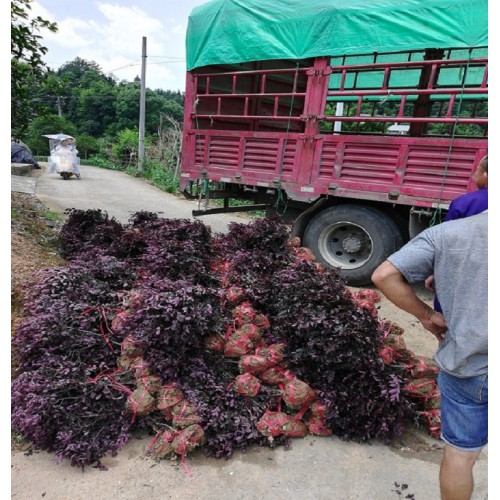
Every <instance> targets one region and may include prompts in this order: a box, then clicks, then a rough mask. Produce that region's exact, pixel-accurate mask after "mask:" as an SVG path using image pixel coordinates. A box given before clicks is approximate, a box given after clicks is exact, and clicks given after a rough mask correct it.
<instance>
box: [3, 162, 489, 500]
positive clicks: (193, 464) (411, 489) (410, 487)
mask: <svg viewBox="0 0 500 500" xmlns="http://www.w3.org/2000/svg"><path fill="white" fill-rule="evenodd" d="M17 181H21V182H20V183H21V184H22V183H23V182H24V181H22V180H19V179H18V180H17ZM26 183H27V184H29V182H28V181H26ZM12 186H13V187H12V188H13V189H14V184H12ZM29 189H33V191H34V193H35V194H36V196H37V197H38V198H39V199H40V200H41V201H42V202H43V203H44V204H45V205H46V206H47V207H48V208H49V209H50V210H53V211H56V212H60V213H62V212H63V211H64V210H65V209H66V208H78V209H84V210H85V209H90V208H100V209H101V210H105V211H107V212H108V214H109V215H110V216H112V217H115V218H116V219H117V220H119V221H120V222H122V223H125V222H127V220H128V218H129V217H130V215H132V214H133V213H135V212H136V211H140V210H147V211H152V212H161V213H162V216H164V217H169V218H170V217H175V218H188V219H192V216H191V211H192V210H193V209H194V208H196V204H195V203H193V202H190V201H187V200H185V199H182V198H179V197H177V196H174V195H169V194H166V193H164V192H162V191H160V190H159V189H157V188H155V187H153V186H151V185H150V184H148V183H147V182H144V180H141V179H138V178H134V177H130V176H128V175H126V174H123V173H120V172H114V171H109V170H102V169H98V168H92V167H82V179H81V180H76V179H70V180H68V181H64V180H62V179H61V178H60V177H58V176H57V175H55V174H47V173H43V174H42V175H41V176H39V177H37V179H36V183H35V184H34V186H33V185H31V187H29ZM202 220H204V221H205V222H206V223H207V224H209V225H210V226H211V227H212V230H213V231H214V232H224V231H225V230H226V229H227V225H228V224H229V223H230V222H232V221H235V222H245V220H246V219H244V218H241V217H238V216H234V215H232V216H228V215H224V216H220V215H217V216H210V218H209V219H208V218H204V219H202ZM148 444H149V439H143V440H139V439H134V440H132V441H131V442H129V443H128V444H127V445H126V446H125V447H124V448H123V449H122V450H121V451H120V452H119V454H118V455H117V456H116V457H105V458H104V459H103V463H104V464H105V465H106V466H107V467H108V471H101V470H98V469H96V468H91V467H89V468H86V469H85V471H84V472H82V471H81V470H79V469H76V468H74V467H71V466H70V465H69V464H68V463H61V464H56V463H55V462H54V457H53V455H51V454H49V453H46V452H37V453H34V454H32V455H29V454H25V453H23V452H15V453H12V454H11V498H13V499H16V500H33V499H36V498H43V499H44V500H69V499H71V500H108V499H109V498H115V499H117V500H142V499H148V500H160V499H161V500H165V499H182V500H184V499H186V498H192V499H195V500H240V499H241V500H261V499H265V500H267V499H272V500H285V499H286V500H295V499H297V500H298V499H300V500H307V499H311V500H313V499H314V500H332V499H334V500H350V499H362V500H390V499H402V498H411V499H414V500H437V499H439V486H438V474H439V462H440V460H441V456H442V449H443V446H442V442H440V441H439V440H435V439H433V438H432V437H430V436H429V435H428V434H427V433H426V432H425V430H421V431H420V430H413V429H412V430H410V431H408V432H407V434H405V435H404V436H403V437H402V438H398V439H395V440H394V442H393V443H392V445H391V446H388V445H385V444H381V443H371V444H358V443H353V442H343V441H341V440H339V439H338V438H335V437H333V438H329V437H317V436H307V437H306V438H303V439H295V440H293V441H292V447H291V449H290V450H286V449H284V448H283V447H280V448H276V449H270V448H256V449H252V450H249V451H248V452H246V453H236V454H235V455H234V457H233V458H231V459H230V460H220V459H219V460H218V459H213V458H207V457H206V456H205V455H204V453H203V451H202V450H199V452H194V453H192V454H190V455H189V456H188V466H189V469H190V471H191V474H192V476H190V475H188V474H187V473H186V471H185V470H184V469H183V467H182V465H181V464H179V463H178V462H169V461H161V462H154V461H153V460H151V459H149V458H146V457H145V454H144V452H145V449H146V447H147V445H148ZM475 485H476V487H475V492H474V496H473V500H484V499H486V498H488V452H487V449H485V451H483V453H482V454H481V456H480V458H479V460H478V463H477V464H476V467H475ZM490 493H491V488H490ZM492 498H495V495H493V496H492Z"/></svg>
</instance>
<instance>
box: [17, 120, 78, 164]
mask: <svg viewBox="0 0 500 500" xmlns="http://www.w3.org/2000/svg"><path fill="white" fill-rule="evenodd" d="M76 132H77V131H76V127H75V125H73V124H72V123H71V122H69V121H68V120H66V119H65V118H61V117H60V116H57V115H45V116H39V117H37V118H35V119H34V120H32V121H31V123H30V124H29V126H28V129H27V134H26V144H27V145H28V146H29V147H30V149H31V151H32V153H33V154H34V155H35V156H48V155H49V153H50V151H49V140H48V139H47V137H43V136H44V135H47V134H59V133H64V134H68V135H72V136H73V137H75V138H76Z"/></svg>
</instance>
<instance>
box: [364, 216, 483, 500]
mask: <svg viewBox="0 0 500 500" xmlns="http://www.w3.org/2000/svg"><path fill="white" fill-rule="evenodd" d="M431 274H434V280H435V287H436V293H437V295H438V296H439V298H440V302H441V307H442V311H443V312H442V313H440V312H437V311H435V310H434V309H433V308H432V307H431V306H429V305H427V304H426V303H425V302H423V301H422V300H421V299H420V298H419V297H418V296H417V295H416V293H415V291H414V289H413V288H412V287H411V285H410V284H411V283H416V282H421V281H424V280H425V279H426V278H427V277H428V276H429V275H431ZM372 281H373V283H374V284H375V286H377V288H378V289H379V290H380V291H381V292H382V293H383V294H384V295H385V296H386V297H387V298H388V299H389V300H390V301H391V302H393V303H394V304H395V305H396V306H398V307H399V308H400V309H403V310H404V311H406V312H408V313H410V314H413V315H414V316H415V317H416V318H417V319H418V320H419V321H420V322H421V323H422V325H423V326H424V328H426V329H427V330H429V331H430V332H431V333H432V334H434V335H435V336H436V338H437V339H438V341H439V346H438V349H437V351H436V353H435V356H434V359H435V360H436V362H437V364H438V366H439V368H440V370H439V375H438V386H439V389H440V391H441V438H442V439H443V441H444V442H445V443H446V446H445V451H444V455H443V459H442V461H441V467H440V474H439V478H440V489H441V498H442V499H443V500H448V499H453V500H461V499H464V500H469V499H470V497H471V495H472V491H473V487H474V481H473V467H474V463H475V462H476V460H477V458H478V456H479V454H480V453H481V450H482V448H483V447H484V446H485V445H486V444H487V442H488V213H487V211H485V212H482V213H480V214H478V215H474V216H472V217H468V218H466V219H459V220H453V221H449V222H444V223H442V224H438V225H436V226H433V227H431V228H429V229H426V230H425V231H423V232H422V233H420V234H419V235H418V236H416V237H415V238H413V239H412V240H411V241H410V242H409V243H407V244H406V245H405V246H404V247H403V248H401V249H400V250H399V251H397V252H396V253H394V254H392V255H391V256H389V257H388V259H387V260H386V261H385V262H383V263H382V264H381V265H380V266H379V267H378V268H377V269H375V271H374V273H373V275H372Z"/></svg>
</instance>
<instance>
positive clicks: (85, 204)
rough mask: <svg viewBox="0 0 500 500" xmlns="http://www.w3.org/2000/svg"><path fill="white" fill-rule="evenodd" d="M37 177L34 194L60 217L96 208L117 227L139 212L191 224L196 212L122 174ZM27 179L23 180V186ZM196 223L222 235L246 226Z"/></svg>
mask: <svg viewBox="0 0 500 500" xmlns="http://www.w3.org/2000/svg"><path fill="white" fill-rule="evenodd" d="M41 166H42V168H43V170H44V172H43V174H42V175H40V176H39V177H37V179H36V185H35V187H34V192H35V194H36V196H37V197H38V198H39V199H40V201H42V202H43V203H44V204H45V205H46V206H47V207H48V208H49V209H50V210H53V211H55V212H59V213H63V212H64V210H65V209H67V208H76V209H81V210H88V209H96V208H100V209H101V210H104V211H106V212H107V213H108V215H109V216H110V217H114V218H115V219H116V220H118V221H120V222H121V223H127V222H128V220H129V218H130V216H131V215H133V214H134V213H136V212H139V211H141V210H145V211H149V212H158V213H159V214H160V215H161V217H164V218H177V219H179V218H182V219H190V220H194V218H193V217H192V215H191V213H192V211H193V210H195V209H198V203H197V202H196V201H190V200H187V199H186V198H184V197H179V196H174V195H172V194H168V193H165V192H164V191H162V190H160V189H158V188H156V187H154V186H153V185H151V184H150V183H148V182H147V181H145V180H144V179H141V178H137V177H133V176H130V175H128V174H125V173H123V172H117V171H114V170H105V169H102V168H96V167H87V166H81V167H80V169H81V173H82V175H81V178H80V179H76V178H71V179H69V180H63V179H62V177H60V176H59V175H58V174H49V173H47V172H46V164H44V163H41ZM27 179H28V178H26V182H28V181H27ZM198 219H200V220H202V221H203V222H205V223H206V224H207V225H209V226H210V227H211V228H212V231H213V232H225V231H226V230H227V226H228V224H229V223H230V222H240V223H241V222H246V221H247V220H249V219H248V218H245V217H241V216H240V215H234V214H233V215H228V214H222V215H217V216H203V217H198Z"/></svg>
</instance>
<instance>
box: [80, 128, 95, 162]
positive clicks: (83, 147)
mask: <svg viewBox="0 0 500 500" xmlns="http://www.w3.org/2000/svg"><path fill="white" fill-rule="evenodd" d="M76 146H77V148H78V155H79V156H80V158H83V159H84V160H86V159H87V158H89V157H90V156H92V155H96V154H99V153H100V152H101V146H100V143H99V140H98V139H96V138H95V137H92V136H91V135H89V134H81V135H79V136H77V137H76Z"/></svg>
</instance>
